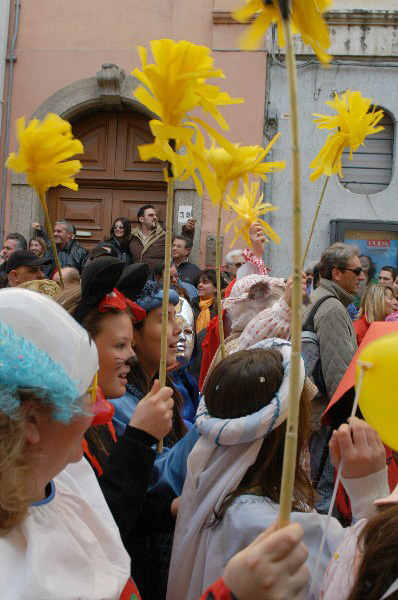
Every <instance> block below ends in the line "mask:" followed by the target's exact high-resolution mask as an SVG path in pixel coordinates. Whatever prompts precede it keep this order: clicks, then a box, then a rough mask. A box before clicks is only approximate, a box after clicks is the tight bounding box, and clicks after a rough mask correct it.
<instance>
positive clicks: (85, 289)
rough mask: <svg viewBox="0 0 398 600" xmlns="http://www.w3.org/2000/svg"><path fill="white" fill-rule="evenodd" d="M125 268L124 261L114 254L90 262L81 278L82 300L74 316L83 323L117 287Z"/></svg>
mask: <svg viewBox="0 0 398 600" xmlns="http://www.w3.org/2000/svg"><path fill="white" fill-rule="evenodd" d="M123 268H124V262H123V261H122V260H119V259H118V258H113V257H112V256H103V257H101V258H97V259H96V260H93V261H92V262H90V263H89V264H88V265H87V266H86V267H85V268H84V270H83V273H82V279H81V301H80V302H79V304H78V305H77V307H76V309H75V310H74V312H73V316H74V318H75V319H76V321H78V322H79V323H82V322H83V320H84V318H85V317H86V315H87V314H88V313H89V312H90V310H91V309H92V308H95V307H96V306H98V305H99V303H100V302H101V300H102V299H103V298H104V296H106V295H107V294H109V293H110V292H111V291H112V290H113V288H115V287H116V284H117V281H118V280H119V278H120V276H121V274H122V271H123Z"/></svg>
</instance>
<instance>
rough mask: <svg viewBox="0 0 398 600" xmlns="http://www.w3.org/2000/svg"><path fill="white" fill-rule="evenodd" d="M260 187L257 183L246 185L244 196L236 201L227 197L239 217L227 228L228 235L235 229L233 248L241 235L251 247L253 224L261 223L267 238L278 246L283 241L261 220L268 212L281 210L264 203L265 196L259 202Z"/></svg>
mask: <svg viewBox="0 0 398 600" xmlns="http://www.w3.org/2000/svg"><path fill="white" fill-rule="evenodd" d="M258 187H259V184H258V183H257V182H256V183H252V184H251V185H250V187H249V186H248V185H247V184H245V186H244V189H245V192H244V194H241V195H238V197H237V199H236V201H234V200H233V199H231V198H230V197H229V196H228V197H227V200H226V202H227V204H228V205H229V206H230V207H231V208H233V210H234V211H235V212H236V214H237V215H238V216H237V217H235V219H232V221H230V222H229V223H228V225H227V226H226V227H225V232H226V233H228V231H229V230H230V229H231V227H232V226H233V228H234V232H235V237H234V239H233V240H232V242H231V245H230V247H231V248H232V246H233V245H234V244H235V242H236V240H237V239H238V237H239V236H240V235H241V236H242V237H243V239H244V240H245V242H246V243H247V245H248V246H250V236H249V229H250V226H251V225H253V223H259V224H260V225H261V227H262V229H263V232H264V234H265V235H266V237H268V238H269V239H270V240H272V241H273V242H275V243H276V244H279V243H280V241H281V238H280V237H279V235H278V234H277V233H275V231H274V230H273V229H272V227H270V225H268V223H267V222H266V221H264V219H262V218H261V216H262V215H264V214H265V213H267V212H271V211H273V210H279V207H277V206H272V205H271V204H269V203H268V202H263V201H262V200H263V197H264V194H260V196H259V198H258V200H257V194H258Z"/></svg>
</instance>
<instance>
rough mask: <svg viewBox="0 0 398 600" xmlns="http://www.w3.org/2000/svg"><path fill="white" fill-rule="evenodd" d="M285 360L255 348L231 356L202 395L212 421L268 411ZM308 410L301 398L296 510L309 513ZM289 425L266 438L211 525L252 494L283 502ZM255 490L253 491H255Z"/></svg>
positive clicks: (270, 351)
mask: <svg viewBox="0 0 398 600" xmlns="http://www.w3.org/2000/svg"><path fill="white" fill-rule="evenodd" d="M283 374H284V371H283V366H282V355H281V353H280V352H279V351H278V350H271V349H265V348H254V349H252V350H242V351H240V352H235V353H234V354H231V355H230V356H227V357H226V358H224V360H222V361H221V362H220V363H219V364H218V365H217V366H216V367H215V368H214V370H213V372H212V373H211V375H210V377H209V379H208V381H207V382H206V384H205V386H204V388H203V393H204V396H205V399H206V407H207V410H208V411H209V413H210V415H211V416H214V417H219V418H222V419H228V418H238V417H241V416H245V415H249V414H251V413H254V412H256V411H258V410H260V409H261V408H262V407H264V406H267V405H268V404H269V403H270V402H271V401H272V399H273V398H274V396H275V393H276V392H277V390H278V389H279V387H280V386H281V383H282V380H283ZM309 419H310V405H309V403H308V401H307V399H306V396H305V394H302V397H301V404H300V417H299V427H298V440H297V459H296V472H295V483H294V494H293V509H294V510H297V511H301V512H306V511H308V510H310V509H311V508H312V507H313V504H314V491H313V488H312V485H311V482H310V481H309V479H308V476H307V474H306V472H305V470H304V467H303V461H302V457H303V454H304V452H305V451H306V449H307V445H308V440H309V436H310V422H309ZM285 433H286V422H284V423H282V424H281V425H279V427H276V429H274V430H273V431H271V432H270V434H269V435H268V436H267V437H266V438H265V439H264V441H263V444H262V446H261V448H260V451H259V453H258V456H257V459H256V460H255V462H254V463H253V465H251V466H250V467H249V469H248V470H247V471H246V474H245V475H244V477H243V479H242V481H241V482H240V484H239V485H238V487H237V488H236V489H235V490H234V491H233V492H232V493H231V494H229V495H228V496H227V497H226V498H225V500H224V501H223V503H222V504H221V507H220V510H219V511H218V512H217V513H216V514H215V520H214V521H213V523H212V525H216V524H217V523H218V522H219V521H220V520H221V519H222V517H223V515H224V514H225V511H226V510H227V508H228V506H229V505H230V504H231V502H232V501H233V500H234V499H235V498H236V497H238V496H240V495H241V494H244V493H245V492H248V491H249V490H251V491H252V492H253V493H256V494H259V495H262V496H265V497H267V498H269V499H270V500H271V501H272V502H276V503H278V502H279V496H280V490H281V478H282V465H283V454H284V442H285ZM253 488H255V490H253Z"/></svg>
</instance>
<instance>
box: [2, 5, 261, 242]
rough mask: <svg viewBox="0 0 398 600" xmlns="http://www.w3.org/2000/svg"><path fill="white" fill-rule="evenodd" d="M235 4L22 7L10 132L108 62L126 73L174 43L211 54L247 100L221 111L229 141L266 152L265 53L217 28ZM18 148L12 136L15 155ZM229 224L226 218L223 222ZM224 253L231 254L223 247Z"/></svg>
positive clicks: (227, 84) (228, 27)
mask: <svg viewBox="0 0 398 600" xmlns="http://www.w3.org/2000/svg"><path fill="white" fill-rule="evenodd" d="M234 5H235V2H231V1H230V0H195V1H193V0H145V2H142V0H112V2H110V1H109V0H84V1H82V0H68V2H65V0H35V2H23V3H22V8H21V14H20V27H19V35H18V40H17V45H16V57H17V62H16V63H15V70H14V82H13V95H12V112H11V119H12V129H14V128H13V123H14V121H15V119H16V118H18V117H19V116H21V115H25V116H26V118H29V117H30V116H31V115H32V114H33V113H34V112H35V111H36V110H37V108H38V107H39V106H40V105H41V104H42V103H43V102H44V101H45V100H46V99H47V98H48V97H49V96H51V95H52V94H53V93H54V92H56V91H57V90H59V89H60V88H62V87H64V86H66V85H68V84H70V83H72V82H74V81H77V80H79V79H84V78H87V77H92V76H94V75H95V73H96V72H97V71H99V70H100V68H101V65H102V64H103V63H105V62H108V63H109V62H111V63H115V64H117V65H118V66H119V67H121V68H123V69H124V70H125V72H126V73H129V72H130V71H131V70H132V69H133V68H134V67H135V66H137V65H138V64H139V61H138V57H137V53H136V50H135V45H145V46H147V45H148V42H149V40H151V39H156V38H161V37H173V38H174V39H187V40H189V41H191V42H194V43H199V44H204V45H207V46H209V47H210V48H212V49H213V54H214V58H215V61H216V66H217V67H220V68H222V69H223V70H224V72H225V75H226V80H219V83H220V86H221V87H222V89H223V90H225V91H228V92H229V93H230V94H231V95H233V96H243V97H244V98H245V99H246V102H245V104H244V105H237V106H232V107H225V108H224V109H223V114H224V115H225V117H226V119H227V121H228V122H229V123H230V125H231V129H230V131H229V132H228V133H227V137H229V139H231V140H232V141H234V142H240V143H241V144H260V145H261V144H262V130H263V122H264V93H265V76H266V53H265V52H254V53H247V52H240V51H238V50H236V48H235V40H236V35H237V33H238V31H239V30H240V29H241V27H240V26H237V25H233V24H230V23H228V22H226V23H221V24H220V23H214V22H213V17H214V14H216V13H217V11H219V10H225V9H226V8H228V7H232V6H234ZM214 11H215V12H214ZM11 28H12V23H11ZM231 50H233V51H231ZM14 149H15V137H14V131H13V132H12V136H11V140H10V150H11V151H12V150H14ZM8 197H10V194H8ZM7 208H8V211H7V213H8V214H9V206H8V207H7ZM214 215H215V209H213V207H212V206H211V204H210V202H208V201H206V202H205V203H204V211H203V223H202V252H204V245H205V238H206V234H207V233H214V232H215V226H214V222H215V219H214ZM229 218H230V216H229V215H224V221H225V222H227V221H228V220H229ZM238 244H239V245H241V244H240V242H239V243H238ZM242 244H243V242H242ZM228 245H229V244H228ZM224 249H225V251H227V245H226V244H225V245H224Z"/></svg>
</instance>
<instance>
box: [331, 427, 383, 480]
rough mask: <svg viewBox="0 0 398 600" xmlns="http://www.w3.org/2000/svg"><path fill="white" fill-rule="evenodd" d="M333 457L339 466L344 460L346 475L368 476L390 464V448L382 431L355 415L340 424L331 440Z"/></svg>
mask: <svg viewBox="0 0 398 600" xmlns="http://www.w3.org/2000/svg"><path fill="white" fill-rule="evenodd" d="M329 450H330V457H331V459H332V463H333V465H334V467H335V468H336V469H338V468H339V465H340V461H342V463H343V465H342V470H341V475H342V477H344V478H345V479H355V478H357V477H366V476H367V475H372V474H373V473H378V472H379V471H381V470H382V469H384V468H385V466H386V451H385V449H384V446H383V443H382V441H381V439H380V438H379V435H378V433H377V432H376V431H375V430H374V429H373V427H371V426H370V425H368V423H366V421H363V420H362V419H358V418H357V417H353V418H352V419H350V420H349V425H347V424H346V423H345V424H343V425H340V427H339V429H338V430H337V431H334V432H333V435H332V437H331V439H330V442H329Z"/></svg>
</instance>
